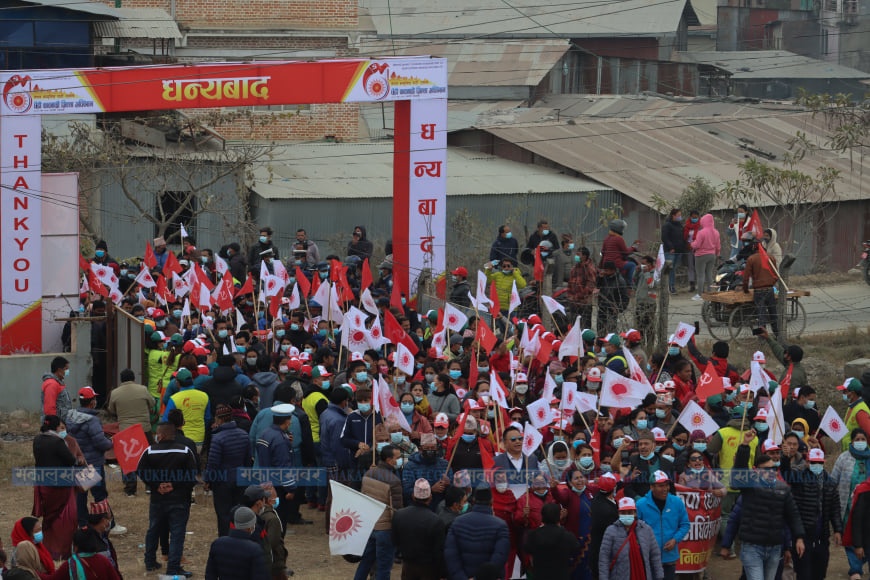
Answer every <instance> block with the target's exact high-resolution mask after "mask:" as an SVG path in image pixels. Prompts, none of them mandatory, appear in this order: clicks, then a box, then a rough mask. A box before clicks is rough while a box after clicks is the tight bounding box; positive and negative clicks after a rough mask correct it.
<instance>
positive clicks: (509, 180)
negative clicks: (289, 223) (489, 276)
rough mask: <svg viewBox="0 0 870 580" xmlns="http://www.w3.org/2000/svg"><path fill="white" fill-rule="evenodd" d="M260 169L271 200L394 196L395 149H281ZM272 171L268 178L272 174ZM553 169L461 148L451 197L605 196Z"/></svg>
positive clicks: (451, 165) (455, 152)
mask: <svg viewBox="0 0 870 580" xmlns="http://www.w3.org/2000/svg"><path fill="white" fill-rule="evenodd" d="M272 158H273V161H271V162H268V163H262V164H258V165H257V167H256V168H255V170H254V182H253V183H251V184H250V187H251V189H253V190H254V191H255V192H256V193H257V194H258V195H260V196H261V197H264V198H267V199H324V200H325V199H354V198H389V197H392V196H393V144H392V143H361V144H305V145H290V146H286V147H281V148H279V149H277V150H276V151H275V152H274V153H273V155H272ZM270 169H271V171H272V176H271V179H270V176H269V171H270ZM608 189H610V188H609V187H605V186H602V185H601V184H600V183H595V182H594V181H590V180H588V179H583V178H578V177H569V176H567V175H564V174H562V173H560V172H559V171H557V170H555V169H548V168H545V167H539V166H535V165H527V164H524V163H517V162H514V161H508V160H506V159H501V158H499V157H494V156H492V155H485V154H482V153H475V152H470V151H465V150H461V149H455V148H448V150H447V194H448V195H500V194H512V193H557V192H586V191H603V190H608Z"/></svg>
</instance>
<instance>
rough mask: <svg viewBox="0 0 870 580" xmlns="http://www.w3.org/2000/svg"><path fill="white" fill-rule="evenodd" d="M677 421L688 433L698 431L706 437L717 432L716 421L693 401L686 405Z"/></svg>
mask: <svg viewBox="0 0 870 580" xmlns="http://www.w3.org/2000/svg"><path fill="white" fill-rule="evenodd" d="M678 421H679V423H680V425H682V426H683V427H685V428H686V431H688V432H689V433H691V432H692V431H695V430H698V429H700V430H701V431H703V432H704V435H706V436H707V437H709V436H710V435H712V434H713V433H715V432H716V431H718V430H719V425H718V424H717V423H716V421H714V420H713V418H712V417H711V416H710V415H708V414H707V412H706V411H705V410H704V409H702V408H701V405H699V404H698V403H696V402H695V401H689V402H688V403H686V406H685V407H683V411H682V412H681V413H680V417H679V419H678Z"/></svg>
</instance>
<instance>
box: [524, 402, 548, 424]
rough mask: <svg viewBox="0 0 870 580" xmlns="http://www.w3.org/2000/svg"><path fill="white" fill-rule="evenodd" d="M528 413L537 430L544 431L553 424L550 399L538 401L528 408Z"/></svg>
mask: <svg viewBox="0 0 870 580" xmlns="http://www.w3.org/2000/svg"><path fill="white" fill-rule="evenodd" d="M526 412H527V413H528V414H529V421H531V422H532V425H534V426H535V427H536V428H537V429H542V428H544V427H546V426H547V425H549V424H550V423H552V422H553V414H552V413H551V412H550V400H549V399H538V400H537V401H535V402H534V403H532V404H530V405H528V406H527V407H526Z"/></svg>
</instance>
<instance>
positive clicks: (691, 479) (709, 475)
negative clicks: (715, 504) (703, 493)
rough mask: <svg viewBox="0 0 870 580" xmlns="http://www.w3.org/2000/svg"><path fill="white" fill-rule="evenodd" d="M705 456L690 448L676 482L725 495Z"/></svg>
mask: <svg viewBox="0 0 870 580" xmlns="http://www.w3.org/2000/svg"><path fill="white" fill-rule="evenodd" d="M771 443H773V441H771ZM706 461H707V458H706V456H705V455H704V454H703V453H701V452H700V451H695V450H694V449H692V450H690V451H689V453H688V457H687V459H686V464H685V469H684V471H683V472H682V473H680V477H679V480H678V483H679V484H680V485H684V486H686V487H691V488H692V489H703V490H710V491H712V492H713V495H715V496H716V497H725V494H726V493H727V490H726V489H725V486H724V485H722V483H721V482H720V481H719V479H718V478H717V477H716V474H715V473H713V471H712V470H711V469H710V468H709V467H708V466H707V464H706V463H705V462H706Z"/></svg>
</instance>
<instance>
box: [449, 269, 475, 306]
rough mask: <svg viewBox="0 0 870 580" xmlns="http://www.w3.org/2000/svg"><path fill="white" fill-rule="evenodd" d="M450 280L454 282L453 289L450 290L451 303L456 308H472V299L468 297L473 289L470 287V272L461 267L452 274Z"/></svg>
mask: <svg viewBox="0 0 870 580" xmlns="http://www.w3.org/2000/svg"><path fill="white" fill-rule="evenodd" d="M450 278H451V281H452V282H453V289H452V290H450V300H448V302H450V303H451V304H455V305H456V306H465V307H466V308H467V307H470V306H471V299H470V298H469V297H468V293H469V291H471V287H469V285H468V270H467V269H466V268H465V267H464V266H459V267H458V268H456V269H455V270H453V271H452V272H450Z"/></svg>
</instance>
